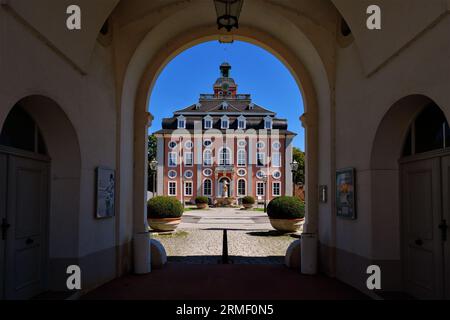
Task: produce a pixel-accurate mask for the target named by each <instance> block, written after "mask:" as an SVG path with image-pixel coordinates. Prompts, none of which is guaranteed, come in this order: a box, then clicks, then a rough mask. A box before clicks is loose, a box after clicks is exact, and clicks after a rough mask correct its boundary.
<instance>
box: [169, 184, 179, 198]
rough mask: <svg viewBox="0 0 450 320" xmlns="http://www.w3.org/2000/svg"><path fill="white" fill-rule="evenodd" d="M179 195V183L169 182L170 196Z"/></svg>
mask: <svg viewBox="0 0 450 320" xmlns="http://www.w3.org/2000/svg"><path fill="white" fill-rule="evenodd" d="M176 195H177V183H176V182H175V181H170V182H169V196H176Z"/></svg>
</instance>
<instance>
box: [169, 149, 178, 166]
mask: <svg viewBox="0 0 450 320" xmlns="http://www.w3.org/2000/svg"><path fill="white" fill-rule="evenodd" d="M177 157H178V155H177V153H176V152H169V159H168V160H169V163H168V165H169V167H176V166H177V162H178V161H177Z"/></svg>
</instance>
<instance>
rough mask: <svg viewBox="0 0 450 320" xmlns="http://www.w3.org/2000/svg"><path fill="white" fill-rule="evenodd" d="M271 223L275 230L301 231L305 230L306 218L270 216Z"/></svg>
mask: <svg viewBox="0 0 450 320" xmlns="http://www.w3.org/2000/svg"><path fill="white" fill-rule="evenodd" d="M269 220H270V224H271V225H272V227H273V228H274V229H275V230H278V231H281V232H289V233H290V232H299V231H302V230H303V224H304V223H305V218H300V219H272V218H270V219H269Z"/></svg>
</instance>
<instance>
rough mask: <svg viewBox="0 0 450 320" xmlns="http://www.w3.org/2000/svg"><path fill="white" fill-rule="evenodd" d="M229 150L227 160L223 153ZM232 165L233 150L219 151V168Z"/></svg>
mask: <svg viewBox="0 0 450 320" xmlns="http://www.w3.org/2000/svg"><path fill="white" fill-rule="evenodd" d="M224 150H227V152H226V153H225V154H226V155H227V157H226V158H222V156H223V154H224V153H223V151H224ZM227 160H228V161H227ZM231 165H232V157H231V150H230V148H228V147H222V148H220V149H219V166H231Z"/></svg>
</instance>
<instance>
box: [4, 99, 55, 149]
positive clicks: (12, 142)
mask: <svg viewBox="0 0 450 320" xmlns="http://www.w3.org/2000/svg"><path fill="white" fill-rule="evenodd" d="M0 145H3V146H7V147H11V148H16V149H21V150H25V151H30V152H34V153H38V154H42V155H46V154H47V147H46V146H45V143H44V139H43V138H42V135H41V133H40V130H39V128H38V126H37V125H36V123H35V122H34V120H33V119H32V118H31V117H30V116H29V115H28V113H27V112H26V111H25V110H24V109H23V108H22V107H20V106H19V105H17V106H15V107H14V108H13V109H12V110H11V112H10V113H9V114H8V117H7V118H6V121H5V124H4V125H3V129H2V131H1V133H0Z"/></svg>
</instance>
